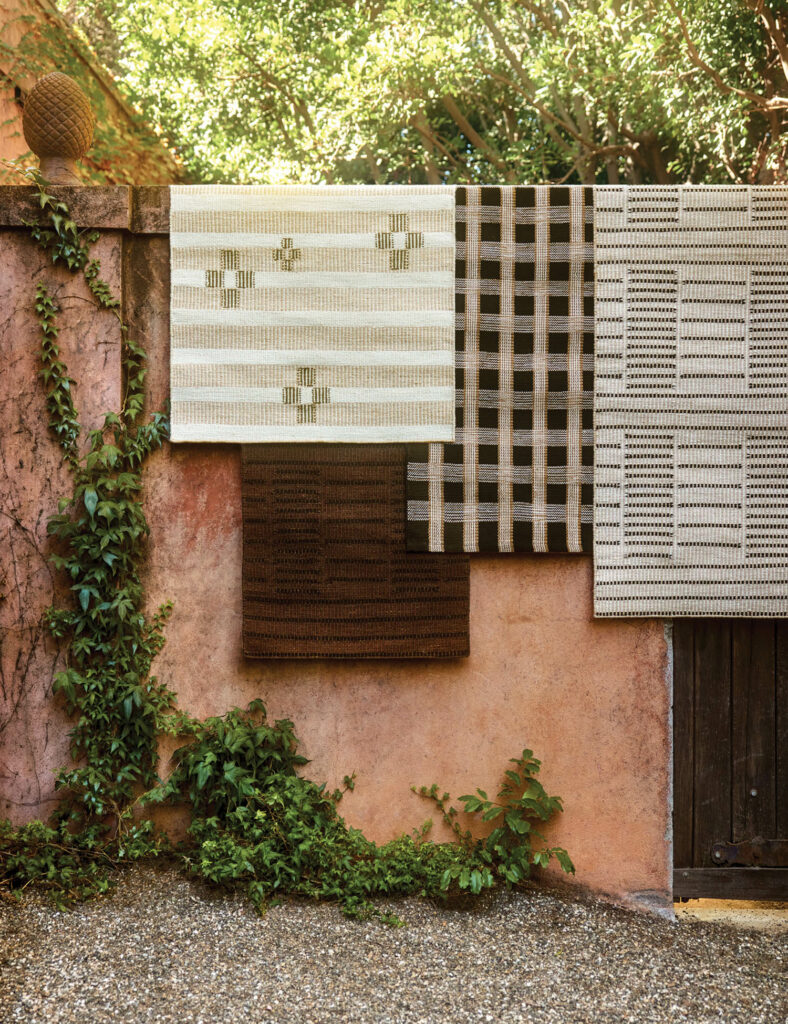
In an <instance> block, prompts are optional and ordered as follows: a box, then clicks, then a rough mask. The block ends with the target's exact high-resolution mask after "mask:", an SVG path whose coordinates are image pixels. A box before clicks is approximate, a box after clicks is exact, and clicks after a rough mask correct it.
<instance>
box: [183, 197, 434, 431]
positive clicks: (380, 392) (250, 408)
mask: <svg viewBox="0 0 788 1024" xmlns="http://www.w3.org/2000/svg"><path fill="white" fill-rule="evenodd" d="M170 199H171V214H170V227H171V232H170V254H171V268H172V291H171V311H170V323H171V349H170V352H171V357H170V358H171V401H172V439H173V441H230V442H255V441H349V442H399V441H449V440H453V438H454V388H453V384H454V371H453V365H454V336H453V325H454V189H452V188H448V187H442V186H428V185H414V186H407V187H405V186H401V187H398V186H380V187H379V186H323V187H311V186H285V187H281V186H262V185H261V186H240V185H195V186H191V185H173V186H171V189H170Z"/></svg>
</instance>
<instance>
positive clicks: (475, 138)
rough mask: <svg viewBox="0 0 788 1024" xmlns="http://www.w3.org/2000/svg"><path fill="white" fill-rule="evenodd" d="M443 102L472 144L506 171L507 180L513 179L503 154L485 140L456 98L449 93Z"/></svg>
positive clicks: (500, 169)
mask: <svg viewBox="0 0 788 1024" xmlns="http://www.w3.org/2000/svg"><path fill="white" fill-rule="evenodd" d="M441 103H443V106H444V107H445V108H446V110H447V111H448V112H449V114H450V116H451V118H452V120H453V121H454V123H455V124H456V125H457V127H458V128H459V129H460V131H461V132H462V134H463V135H464V136H465V138H466V139H467V140H468V142H470V143H471V145H472V146H475V147H476V149H478V150H479V152H480V153H484V155H485V156H486V157H487V159H488V160H489V161H490V163H491V164H492V165H493V166H494V167H497V168H498V170H499V171H502V172H503V173H504V176H505V177H506V180H507V181H511V180H513V173H512V171H511V169H510V168H509V166H508V164H507V163H506V161H505V160H503V159H502V157H501V154H500V153H498V151H497V150H495V149H494V148H493V147H492V146H491V145H490V144H489V143H488V142H485V140H484V139H483V138H482V137H481V135H479V133H478V132H477V131H476V129H475V128H474V127H473V125H472V124H471V123H470V122H469V121H468V119H467V117H465V115H464V114H463V112H462V111H461V110H460V108H459V107H458V106H457V104H456V103H455V101H454V98H453V97H452V96H448V95H447V96H444V97H443V98H442V99H441Z"/></svg>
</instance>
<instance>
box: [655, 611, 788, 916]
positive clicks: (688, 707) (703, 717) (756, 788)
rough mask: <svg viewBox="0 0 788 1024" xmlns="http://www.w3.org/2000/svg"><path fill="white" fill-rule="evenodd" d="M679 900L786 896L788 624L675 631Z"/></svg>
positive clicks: (718, 623) (685, 625)
mask: <svg viewBox="0 0 788 1024" xmlns="http://www.w3.org/2000/svg"><path fill="white" fill-rule="evenodd" d="M673 742H674V752H673V765H674V777H673V852H674V857H673V864H674V874H673V893H674V896H675V897H701V896H703V897H716V898H726V899H788V621H786V620H779V621H777V622H775V621H772V620H767V619H733V620H725V619H677V620H676V621H675V622H674V625H673Z"/></svg>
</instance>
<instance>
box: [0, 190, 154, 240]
mask: <svg viewBox="0 0 788 1024" xmlns="http://www.w3.org/2000/svg"><path fill="white" fill-rule="evenodd" d="M51 193H52V195H54V196H57V197H58V199H62V200H63V201H64V202H65V203H67V205H68V208H69V210H70V211H71V215H72V217H73V218H74V220H75V221H76V222H77V224H79V226H80V228H99V229H103V230H116V231H129V232H131V233H132V234H135V235H162V234H167V233H168V232H169V230H170V190H169V186H168V185H138V186H129V185H53V186H52V187H51ZM35 195H36V192H35V189H34V188H33V187H32V186H31V185H1V186H0V228H22V227H24V226H25V221H30V220H36V219H37V217H38V215H39V208H38V203H37V201H36V199H35Z"/></svg>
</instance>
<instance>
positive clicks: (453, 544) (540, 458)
mask: <svg viewBox="0 0 788 1024" xmlns="http://www.w3.org/2000/svg"><path fill="white" fill-rule="evenodd" d="M455 210H456V241H457V273H456V278H457V280H456V291H457V308H456V320H455V330H456V417H457V419H456V427H457V432H456V438H455V443H454V444H440V443H433V444H429V445H427V444H419V445H416V444H413V445H409V447H408V530H407V543H408V548H409V550H411V551H501V552H505V551H540V552H547V551H564V552H582V551H590V549H591V543H592V522H593V495H592V490H593V465H594V456H593V452H594V441H593V358H594V357H593V339H594V321H593V315H594V277H593V189H591V188H586V187H584V186H549V185H539V186H531V187H527V188H525V187H512V186H508V187H487V186H468V187H465V188H458V190H457V197H456V208H455Z"/></svg>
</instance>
